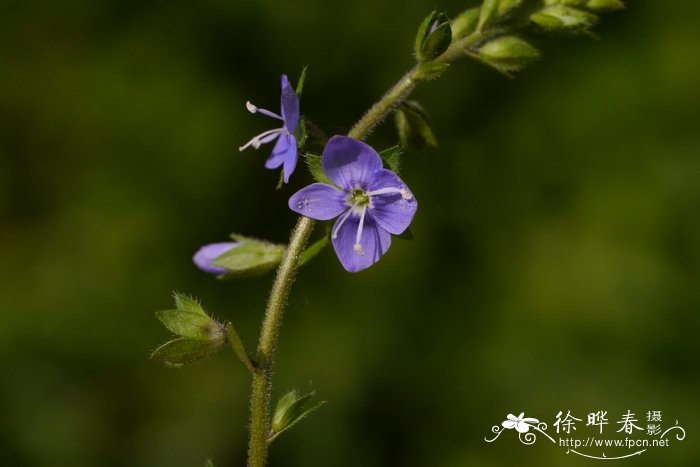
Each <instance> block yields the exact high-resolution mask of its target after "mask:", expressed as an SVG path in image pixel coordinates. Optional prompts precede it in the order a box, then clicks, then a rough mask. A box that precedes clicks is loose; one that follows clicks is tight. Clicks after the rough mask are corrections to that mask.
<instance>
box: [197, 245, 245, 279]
mask: <svg viewBox="0 0 700 467" xmlns="http://www.w3.org/2000/svg"><path fill="white" fill-rule="evenodd" d="M238 245H239V244H238V243H237V242H221V243H210V244H209V245H204V246H203V247H202V248H200V249H199V250H197V253H195V254H194V256H193V257H192V261H194V264H196V265H197V267H198V268H199V269H201V270H202V271H204V272H209V273H211V274H226V273H227V272H229V271H228V269H226V268H222V267H219V266H214V265H213V264H212V263H213V262H214V260H215V259H216V258H218V257H219V256H221V255H223V254H224V253H226V252H227V251H229V250H232V249H234V248H236V247H237V246H238Z"/></svg>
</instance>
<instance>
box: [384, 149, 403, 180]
mask: <svg viewBox="0 0 700 467" xmlns="http://www.w3.org/2000/svg"><path fill="white" fill-rule="evenodd" d="M379 155H380V156H381V158H382V160H384V162H385V163H386V165H387V166H389V169H390V170H391V171H392V172H394V173H395V174H397V175H398V174H399V172H401V156H402V155H403V148H402V147H401V145H399V144H397V145H396V146H392V147H390V148H387V149H385V150H383V151H382V152H380V153H379Z"/></svg>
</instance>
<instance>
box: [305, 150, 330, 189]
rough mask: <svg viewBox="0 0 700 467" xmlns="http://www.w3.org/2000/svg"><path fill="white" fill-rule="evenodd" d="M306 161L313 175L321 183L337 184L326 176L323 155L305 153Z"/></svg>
mask: <svg viewBox="0 0 700 467" xmlns="http://www.w3.org/2000/svg"><path fill="white" fill-rule="evenodd" d="M304 162H306V166H307V167H308V168H309V172H310V173H311V176H312V177H313V178H314V180H316V181H317V182H320V183H326V184H328V185H332V186H335V184H334V183H333V182H331V180H330V179H329V178H328V177H327V176H326V172H325V171H324V170H323V162H322V161H321V156H316V155H314V154H310V153H307V154H304Z"/></svg>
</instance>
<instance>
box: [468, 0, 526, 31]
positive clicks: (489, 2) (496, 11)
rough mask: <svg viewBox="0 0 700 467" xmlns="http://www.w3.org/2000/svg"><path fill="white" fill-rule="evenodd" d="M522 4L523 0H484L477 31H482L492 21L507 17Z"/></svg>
mask: <svg viewBox="0 0 700 467" xmlns="http://www.w3.org/2000/svg"><path fill="white" fill-rule="evenodd" d="M522 3H523V2H522V0H484V3H483V4H482V5H481V13H480V15H479V25H478V27H477V29H478V30H479V31H481V30H482V29H483V28H484V26H486V25H487V24H488V23H490V22H491V21H492V20H495V19H497V18H501V17H503V16H506V15H507V14H508V13H510V12H511V11H512V10H513V9H515V8H516V7H518V6H520V5H522Z"/></svg>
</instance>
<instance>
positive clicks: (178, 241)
mask: <svg viewBox="0 0 700 467" xmlns="http://www.w3.org/2000/svg"><path fill="white" fill-rule="evenodd" d="M628 3H629V5H628V9H627V10H626V11H624V12H622V13H616V14H612V15H606V16H605V18H604V21H603V23H602V25H601V26H600V27H598V28H597V29H596V31H597V33H598V34H599V35H600V37H601V40H591V39H589V38H581V37H579V38H570V39H564V40H556V41H548V40H545V39H546V38H542V39H543V40H542V45H543V50H544V57H543V60H542V61H541V62H540V63H538V64H536V65H535V66H533V67H532V68H531V69H528V70H526V71H525V72H524V73H522V74H521V75H520V76H518V78H517V79H515V80H508V79H506V78H503V77H501V76H500V75H498V74H497V73H495V72H494V71H492V70H490V69H487V68H486V67H484V66H482V65H480V64H477V63H473V62H469V61H466V60H465V61H462V62H460V63H458V64H456V66H454V68H453V69H452V70H451V71H450V72H449V73H448V74H447V75H446V76H445V77H444V78H442V79H441V81H440V83H439V84H434V83H429V84H428V85H425V86H424V87H422V88H420V89H419V90H418V92H417V93H416V94H415V97H416V98H417V99H418V100H420V101H421V102H422V103H423V105H424V106H425V108H426V109H427V110H428V111H429V112H430V113H431V115H432V117H433V122H434V128H435V129H436V133H437V137H438V139H439V141H440V143H441V144H440V147H439V148H438V149H435V150H431V151H427V152H425V153H411V154H409V155H408V156H407V157H406V160H405V163H404V170H403V172H402V177H403V178H404V180H406V181H407V183H408V184H409V185H410V186H411V188H412V189H413V191H414V193H415V194H416V197H417V198H418V200H419V202H420V209H419V211H418V214H417V217H416V219H415V221H414V223H413V226H412V231H413V233H414V236H415V240H414V241H412V242H407V241H400V240H396V241H394V244H393V246H392V249H391V250H390V252H389V254H388V255H387V256H386V257H385V258H384V259H383V260H382V261H381V262H380V263H378V264H377V265H376V266H375V267H373V268H371V269H370V270H368V271H366V272H363V273H361V274H357V275H351V274H348V273H345V272H344V271H343V270H342V268H341V266H340V264H339V263H338V261H337V259H336V258H335V255H334V254H333V252H332V251H331V250H327V251H325V252H324V253H323V254H322V255H321V256H320V257H319V258H318V259H317V260H316V261H314V262H313V263H312V264H311V265H310V266H308V267H306V268H305V269H304V271H303V274H301V276H300V277H299V278H298V280H297V282H296V284H295V288H294V290H293V293H292V296H291V300H290V305H289V309H288V313H287V315H286V318H285V326H284V327H283V330H282V338H281V342H280V347H279V360H278V366H277V375H276V391H275V394H276V395H279V394H280V393H281V392H282V391H283V390H286V389H288V388H291V387H297V388H301V389H303V388H306V387H308V385H309V383H310V382H312V384H313V387H314V388H315V389H316V390H317V391H318V393H319V395H320V396H321V397H322V398H324V399H327V400H329V401H330V403H329V404H327V405H326V406H325V407H324V408H323V409H322V410H320V411H318V412H317V413H315V414H314V415H313V416H311V417H310V418H309V419H308V420H306V421H304V422H303V423H302V424H300V425H299V426H298V428H295V429H294V430H292V431H291V432H289V433H288V434H285V435H284V436H282V437H281V438H280V439H279V441H278V442H276V444H275V446H274V448H273V450H272V458H271V465H272V466H289V467H296V466H334V467H335V466H338V467H346V466H347V467H350V466H352V467H355V466H368V467H374V466H402V467H413V466H416V467H417V466H431V467H434V466H447V467H452V466H454V467H461V466H486V467H488V466H501V465H506V464H517V465H528V466H530V465H532V466H535V465H536V466H545V465H546V466H564V465H572V466H578V465H589V464H591V463H593V464H595V463H597V462H598V461H591V460H586V459H583V458H574V457H573V456H572V455H566V454H565V451H566V450H565V449H564V448H555V447H553V446H548V445H546V444H545V443H547V441H545V440H540V441H538V443H537V444H536V445H535V446H531V447H527V446H523V445H522V444H520V443H519V442H518V441H517V439H516V437H515V435H514V433H513V432H509V433H505V434H504V435H503V436H502V437H501V438H500V439H499V440H498V441H497V442H495V443H493V444H488V443H485V442H484V436H488V435H490V434H491V431H490V430H491V426H492V425H496V424H500V422H501V421H502V420H503V419H504V418H505V415H506V414H508V413H515V414H516V415H517V414H518V413H520V412H521V411H525V412H526V415H527V416H534V417H537V418H540V419H541V420H543V421H546V422H547V423H549V424H551V423H552V422H553V421H554V417H555V416H556V414H557V412H558V411H559V410H564V412H566V411H567V410H571V411H572V413H573V414H574V415H576V416H578V417H579V418H584V419H585V415H586V414H587V413H588V412H592V411H597V410H607V411H608V412H609V417H610V422H611V427H610V429H611V430H616V429H617V425H615V424H614V423H615V421H616V420H619V417H620V415H621V414H622V413H624V412H626V411H627V410H628V409H630V410H632V411H633V412H636V413H637V415H638V416H639V417H643V414H645V413H646V412H647V411H649V410H662V411H663V414H664V421H663V423H662V425H664V426H669V425H672V424H673V423H674V421H675V420H676V419H677V420H678V422H679V423H680V424H681V425H682V426H684V427H685V428H686V430H687V432H688V436H687V438H686V440H685V441H683V442H673V443H672V446H671V447H669V448H658V449H653V450H650V451H649V452H647V453H645V454H644V455H642V456H641V457H639V458H635V459H631V460H627V461H625V462H626V465H640V466H656V465H673V466H693V465H700V449H698V443H699V441H700V438H698V432H699V431H700V423H699V422H698V420H699V419H700V417H699V416H700V413H699V412H700V402H698V389H700V375H699V374H698V363H699V357H700V350H698V345H697V342H698V337H697V336H698V331H700V315H699V314H698V311H700V287H699V285H700V283H699V280H700V209H699V206H700V183H698V178H699V176H700V131H698V119H699V117H700V105H699V104H700V80H699V79H698V77H699V76H700V63H699V62H698V57H700V31H699V30H698V27H697V18H698V17H700V3H698V2H694V1H690V0H670V1H653V0H644V1H642V0H638V1H629V2H628ZM473 4H474V2H467V1H466V0H465V1H456V0H442V1H440V2H439V3H438V4H436V3H434V2H425V1H410V2H409V1H406V0H384V1H382V2H376V1H369V0H356V1H354V2H343V4H342V6H338V5H332V4H329V3H328V2H324V1H322V0H301V1H290V2H255V1H252V0H251V1H237V0H203V1H200V2H165V1H148V2H147V1H115V0H104V1H94V0H93V1H90V0H66V1H64V2H48V1H41V0H24V1H22V2H11V1H3V2H1V3H0V70H1V71H0V214H1V217H0V245H1V246H0V291H1V295H0V299H1V303H2V321H1V323H0V365H1V366H2V375H3V376H2V385H0V456H2V457H1V460H0V464H1V465H3V466H10V467H24V466H32V467H34V466H37V467H38V466H41V467H54V466H55V467H58V466H68V465H70V466H72V467H83V466H85V467H93V466H98V465H99V466H106V467H109V466H137V467H141V466H143V467H153V466H168V467H186V466H187V467H189V466H201V465H202V464H203V462H204V460H205V459H206V458H207V457H211V458H212V459H213V460H214V461H215V465H216V466H217V467H223V466H240V465H243V464H244V458H245V444H246V423H247V392H248V385H249V377H248V374H247V373H246V370H245V369H244V368H243V367H242V365H240V364H239V363H238V362H237V361H235V359H234V358H233V357H232V356H231V355H229V354H226V353H223V354H221V355H218V356H216V357H214V358H212V359H210V360H208V361H205V362H201V363H198V364H195V365H193V366H190V367H186V368H184V369H181V370H168V369H165V368H163V367H161V366H159V365H157V364H156V363H154V362H151V361H149V360H148V355H149V352H150V351H151V350H152V349H154V348H155V347H156V346H157V345H158V344H159V343H161V342H164V341H165V340H166V339H168V337H169V335H168V333H167V331H166V330H164V329H163V328H162V326H161V325H160V323H159V322H158V321H157V320H156V318H155V316H154V314H153V312H154V311H156V310H159V309H166V308H169V307H170V306H171V297H170V294H171V292H172V291H173V290H178V291H183V292H188V293H191V294H193V295H195V296H197V297H199V298H200V299H201V300H202V301H203V303H204V304H205V307H206V308H207V309H208V310H209V311H210V312H211V313H213V314H214V315H215V316H217V317H219V318H220V319H226V320H234V321H235V322H236V323H237V325H238V326H239V327H240V329H241V333H242V334H243V336H244V338H245V340H246V341H248V342H249V343H250V345H252V344H253V343H254V341H255V339H256V337H257V331H258V326H259V322H260V320H261V317H262V313H263V306H264V303H265V300H266V294H267V290H268V288H269V286H270V283H271V278H270V277H265V278H261V279H251V280H246V281H242V282H229V283H222V282H218V281H215V280H213V279H212V278H211V277H210V276H207V275H205V274H204V273H201V272H200V271H198V270H197V269H196V268H195V267H194V266H193V265H192V264H191V262H190V257H191V255H192V254H193V253H194V251H195V250H196V249H197V248H198V247H199V245H201V244H204V243H210V242H214V241H221V240H225V239H226V237H227V235H228V234H229V233H230V232H233V231H236V232H243V233H246V234H249V235H253V236H258V237H264V238H268V239H270V240H273V241H278V242H284V241H285V240H286V238H287V235H288V232H289V230H290V228H291V227H292V225H293V223H294V221H295V216H294V215H293V214H292V213H290V212H289V211H288V209H287V207H286V200H287V198H288V197H289V196H290V194H291V193H293V191H294V190H296V189H298V188H299V187H301V186H302V185H304V184H305V183H307V182H308V175H306V174H303V172H298V175H297V176H295V177H294V178H293V181H292V184H291V186H289V187H285V189H284V190H282V191H275V190H274V189H273V188H274V186H275V184H276V183H277V180H278V174H277V173H276V172H272V171H268V170H265V169H263V167H262V164H263V161H264V159H265V157H266V156H267V153H268V151H269V149H268V148H266V149H264V150H260V151H258V152H254V151H250V152H245V153H239V152H238V146H239V145H241V144H243V143H244V142H245V141H247V140H248V139H249V138H250V137H252V136H253V135H255V134H258V133H259V132H261V131H262V130H265V129H268V128H270V123H271V121H270V120H268V119H266V118H264V117H261V116H254V115H250V114H249V113H248V112H246V110H245V107H244V103H245V101H246V100H251V101H253V102H254V103H255V104H257V105H260V106H262V107H267V108H270V109H272V110H275V109H276V107H277V105H278V99H279V75H280V74H282V73H287V74H289V75H290V77H291V78H292V80H293V81H294V82H296V77H297V76H298V73H299V72H300V70H301V68H302V66H303V65H305V64H308V65H310V70H309V76H308V80H307V84H306V88H305V95H304V98H303V100H302V110H303V112H304V113H305V114H307V115H308V116H309V117H311V118H312V119H313V120H314V121H315V122H317V123H319V124H320V125H321V126H322V127H324V129H325V130H326V131H327V132H328V133H329V134H335V133H344V132H346V131H347V130H348V129H349V127H350V126H351V125H352V123H353V122H354V121H355V120H356V119H357V118H358V117H359V116H360V115H361V114H362V112H364V110H365V109H366V108H367V107H368V106H369V105H370V104H371V103H372V102H373V101H374V100H375V99H376V98H378V97H379V96H380V95H381V93H382V92H384V90H385V89H387V88H388V86H389V85H391V84H392V83H393V82H394V81H395V80H396V79H397V78H398V77H399V76H400V75H401V74H402V73H403V71H404V70H405V69H407V68H408V67H410V66H411V63H412V57H411V44H412V40H413V33H414V31H415V28H416V27H417V25H418V23H419V22H420V20H421V19H422V18H423V16H424V15H425V14H427V13H428V12H429V11H430V9H431V8H433V7H434V6H436V5H437V6H438V7H439V8H441V9H442V10H444V11H447V12H449V13H451V14H456V13H458V12H459V11H461V10H462V9H464V8H466V7H468V6H471V5H473ZM369 142H370V143H372V144H373V145H375V146H376V147H379V148H381V147H386V146H389V145H392V144H393V143H394V142H395V136H394V132H393V129H392V128H391V125H386V126H385V127H383V128H382V129H380V130H379V131H378V132H377V133H375V135H373V136H372V137H371V138H370V140H369ZM317 234H318V233H317ZM579 432H580V433H581V434H583V433H586V428H585V427H582V426H581V427H579Z"/></svg>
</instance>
